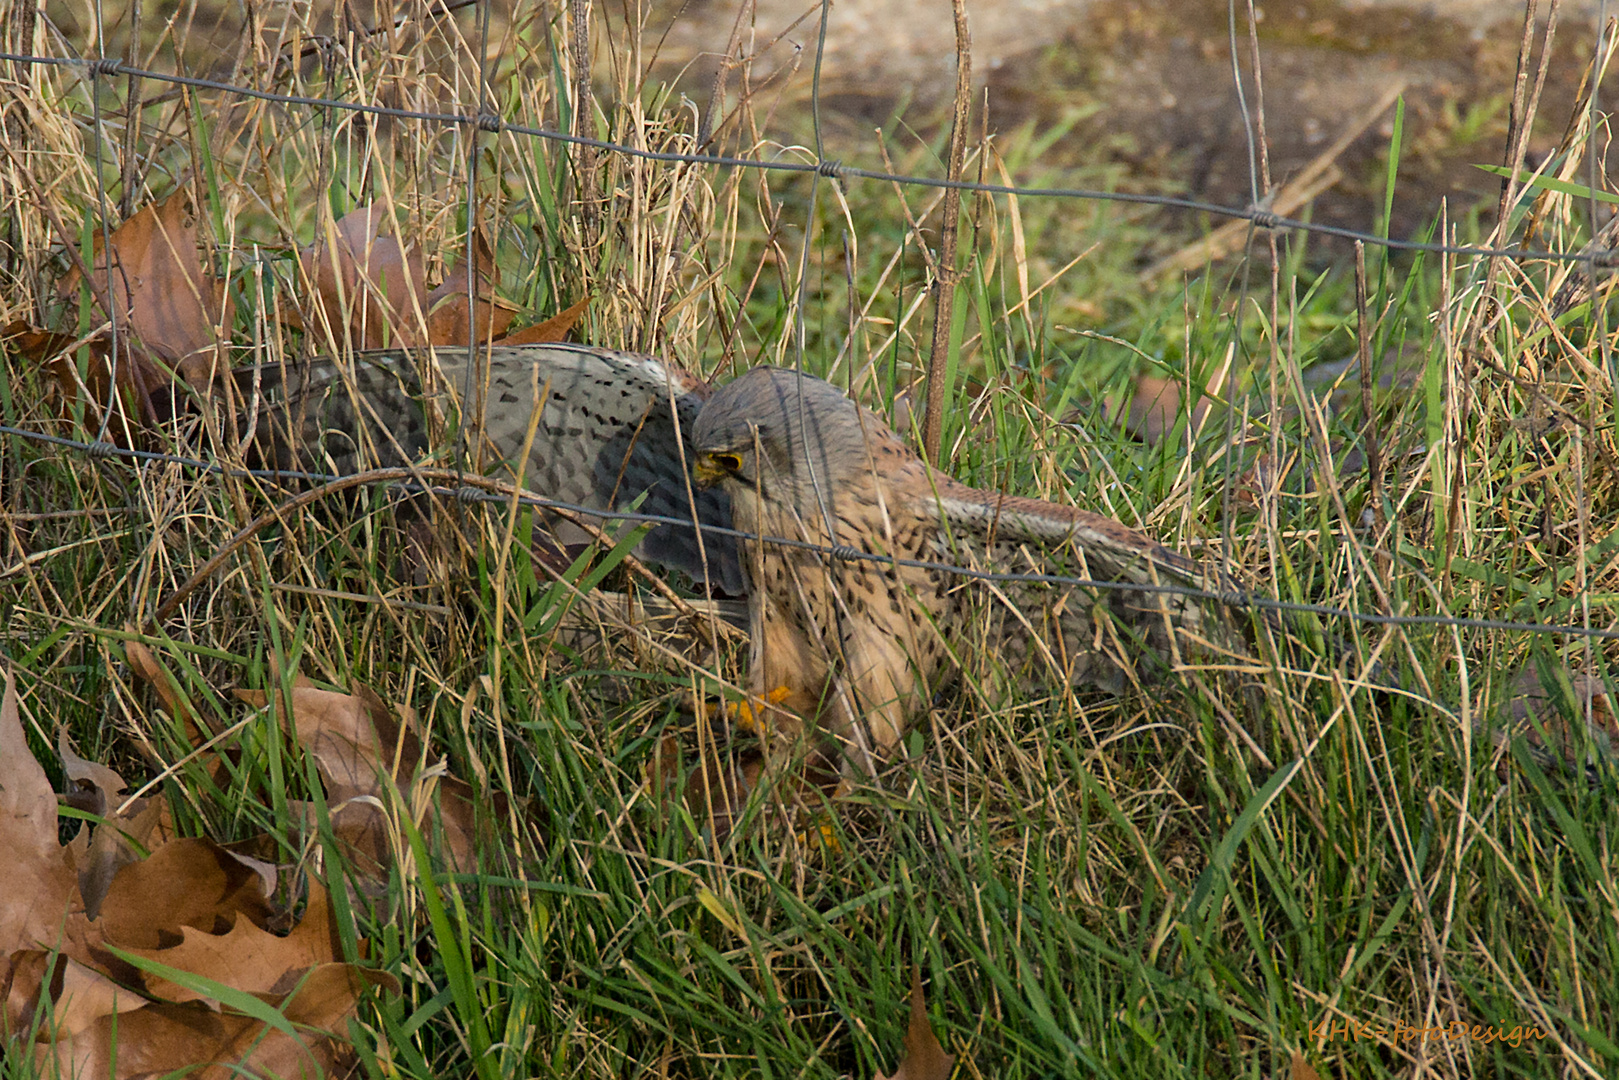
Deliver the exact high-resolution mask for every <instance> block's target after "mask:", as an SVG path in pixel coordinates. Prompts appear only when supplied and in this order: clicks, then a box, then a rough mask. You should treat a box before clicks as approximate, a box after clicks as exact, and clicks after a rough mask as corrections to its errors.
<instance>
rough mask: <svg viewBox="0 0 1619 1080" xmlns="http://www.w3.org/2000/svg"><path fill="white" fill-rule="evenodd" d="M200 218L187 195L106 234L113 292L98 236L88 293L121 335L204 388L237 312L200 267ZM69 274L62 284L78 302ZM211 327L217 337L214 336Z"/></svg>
mask: <svg viewBox="0 0 1619 1080" xmlns="http://www.w3.org/2000/svg"><path fill="white" fill-rule="evenodd" d="M198 223H199V215H198V213H197V209H196V205H195V203H194V201H193V200H192V197H191V191H190V189H189V188H187V187H181V188H180V189H178V190H177V191H175V192H174V194H172V195H170V196H169V197H168V198H166V199H164V200H163V201H162V202H160V203H157V204H156V205H153V206H148V207H145V208H144V209H142V210H141V211H140V212H139V213H137V214H135V215H134V216H133V217H131V218H130V219H129V220H128V221H126V222H124V223H123V224H122V225H120V226H118V228H117V229H116V230H115V231H114V232H113V234H112V245H111V247H112V275H111V279H112V288H111V292H110V293H109V292H108V263H107V258H106V253H105V251H104V250H103V245H102V236H101V233H100V232H99V231H98V232H97V233H96V236H95V261H94V263H93V264H92V268H91V277H92V280H93V282H94V289H95V291H96V292H97V294H98V295H100V296H103V297H106V298H107V299H109V300H110V301H111V302H112V304H113V306H114V307H115V309H116V315H117V318H118V321H119V325H120V327H121V328H125V329H127V330H129V331H131V332H133V333H134V335H135V336H136V338H138V339H139V340H140V342H141V344H142V345H144V346H145V347H146V348H147V349H148V350H150V351H151V353H152V354H153V355H154V356H156V357H158V358H160V359H162V360H164V361H166V362H167V363H168V364H169V365H170V366H172V367H173V368H174V369H175V370H176V371H178V372H179V373H180V374H181V375H182V377H184V378H185V380H186V381H187V382H189V383H191V384H192V385H194V386H203V385H206V384H207V382H208V381H209V379H210V378H211V375H212V369H213V367H214V365H215V363H216V361H217V360H218V349H219V346H220V344H221V342H222V341H223V340H224V335H225V334H228V332H229V327H230V325H231V322H232V320H233V318H234V317H235V312H234V309H233V307H232V302H231V298H230V295H229V293H228V292H227V291H226V289H225V283H224V282H222V281H220V280H218V279H217V278H215V277H214V276H213V275H212V274H211V273H209V272H208V271H207V270H206V269H205V268H204V267H203V265H202V259H201V258H200V256H199V255H198V250H199V240H200V237H199V230H198V227H197V226H198ZM80 280H81V279H80V276H79V273H78V271H77V270H76V269H75V270H74V271H72V272H71V273H69V274H68V275H67V277H65V278H63V279H62V283H61V292H62V294H63V295H64V296H66V297H73V296H74V295H76V294H77V292H78V288H79V282H80ZM216 327H217V328H218V329H216Z"/></svg>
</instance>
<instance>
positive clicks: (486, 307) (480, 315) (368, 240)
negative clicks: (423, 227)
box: [294, 204, 516, 349]
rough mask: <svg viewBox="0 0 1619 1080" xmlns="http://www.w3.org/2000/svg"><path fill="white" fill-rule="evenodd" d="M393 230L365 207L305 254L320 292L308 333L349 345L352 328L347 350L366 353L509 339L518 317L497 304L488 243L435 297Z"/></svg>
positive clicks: (421, 263)
mask: <svg viewBox="0 0 1619 1080" xmlns="http://www.w3.org/2000/svg"><path fill="white" fill-rule="evenodd" d="M391 228H392V222H391V219H390V216H389V214H388V209H387V207H385V206H380V205H375V204H372V205H366V206H361V207H357V208H355V209H354V210H351V211H349V213H347V214H345V215H343V217H342V218H341V219H339V220H338V221H335V222H333V223H332V224H331V226H330V229H329V230H328V232H327V235H326V236H325V237H324V238H322V239H321V240H320V241H319V242H317V243H313V244H311V245H310V246H309V247H307V248H304V249H303V250H302V251H301V252H300V253H299V260H300V262H301V263H302V264H303V268H304V274H305V275H306V276H307V278H308V280H309V281H310V282H311V283H312V284H313V286H314V296H313V298H312V299H313V302H314V305H315V311H314V314H313V319H314V325H313V326H306V329H311V330H315V331H317V332H319V331H320V329H321V327H322V326H323V325H324V326H327V327H330V329H331V332H332V334H333V335H334V337H336V338H337V340H338V344H339V345H343V344H345V342H344V341H343V335H344V328H345V327H346V328H347V333H348V338H349V340H348V342H346V344H350V345H352V346H353V347H355V348H361V349H380V348H383V347H385V346H386V347H394V348H407V349H408V348H420V347H422V346H424V345H465V344H466V343H467V341H468V339H469V336H470V335H473V334H476V336H477V337H478V338H479V339H485V338H487V337H489V336H491V335H492V336H495V337H499V336H500V335H501V334H503V333H505V331H506V327H508V326H510V325H511V321H512V318H513V316H515V315H516V311H515V309H513V308H512V307H511V306H510V305H508V304H504V303H502V302H500V301H499V300H497V299H491V298H490V296H489V284H488V267H489V265H490V264H491V263H492V262H493V260H492V259H491V258H490V256H489V250H488V245H487V244H486V243H485V242H484V240H483V237H482V236H475V239H474V245H473V246H474V257H473V260H472V263H473V265H470V266H468V265H463V266H462V268H461V269H460V270H459V271H456V270H451V271H449V272H447V273H446V274H445V276H444V281H443V283H442V284H440V285H439V286H438V288H436V289H432V290H429V289H428V287H427V267H426V260H425V259H424V258H423V257H422V255H421V253H420V252H419V251H417V250H416V249H415V248H414V247H412V246H409V245H406V244H403V243H401V242H400V241H399V240H398V239H397V238H396V237H394V236H391V235H388V234H387V230H389V229H391ZM469 277H470V278H471V279H472V282H471V284H472V286H473V291H474V293H475V296H473V297H469V296H468V284H469V282H468V279H469ZM294 323H295V325H303V321H302V320H294Z"/></svg>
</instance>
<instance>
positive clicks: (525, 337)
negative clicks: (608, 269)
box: [495, 297, 590, 345]
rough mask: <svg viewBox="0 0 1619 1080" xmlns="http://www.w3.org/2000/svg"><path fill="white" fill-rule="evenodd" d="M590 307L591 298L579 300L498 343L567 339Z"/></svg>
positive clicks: (527, 343)
mask: <svg viewBox="0 0 1619 1080" xmlns="http://www.w3.org/2000/svg"><path fill="white" fill-rule="evenodd" d="M588 307H590V298H589V297H586V298H585V299H583V300H581V301H579V302H578V303H577V304H574V305H573V306H571V307H568V308H565V309H564V310H562V311H560V312H558V313H557V314H555V315H553V316H551V317H550V318H549V319H546V320H545V321H544V322H542V323H535V324H534V325H533V326H525V327H524V328H523V329H521V330H515V331H513V332H512V333H510V334H507V335H506V336H505V337H503V338H501V339H500V340H499V341H497V342H495V344H496V345H545V344H548V343H550V342H553V341H566V340H568V335H569V334H570V333H572V332H573V328H574V327H575V326H576V325H578V322H579V320H580V319H581V318H582V317H583V316H584V314H585V309H586V308H588Z"/></svg>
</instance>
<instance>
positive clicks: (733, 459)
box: [708, 454, 742, 472]
mask: <svg viewBox="0 0 1619 1080" xmlns="http://www.w3.org/2000/svg"><path fill="white" fill-rule="evenodd" d="M708 460H710V461H712V462H713V463H714V464H715V465H716V466H718V467H719V468H721V469H724V470H725V471H726V472H741V471H742V457H741V455H739V454H710V455H708Z"/></svg>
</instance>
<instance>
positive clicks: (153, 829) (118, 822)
mask: <svg viewBox="0 0 1619 1080" xmlns="http://www.w3.org/2000/svg"><path fill="white" fill-rule="evenodd" d="M87 832H88V833H89V836H88V837H87V838H86V837H85V833H87ZM174 835H175V832H174V815H173V813H172V812H171V811H170V810H169V803H168V800H167V799H161V798H145V799H137V800H135V801H134V802H133V803H131V804H130V806H129V808H128V809H127V810H126V811H125V812H124V813H123V814H117V813H114V814H113V815H111V816H109V817H108V818H107V819H106V820H105V821H102V822H100V823H98V824H97V825H96V826H95V827H94V828H93V829H81V830H79V835H78V836H75V837H74V838H73V840H74V843H73V844H72V845H69V846H70V847H73V848H74V851H75V859H76V863H75V866H76V869H77V870H78V875H79V896H80V897H81V898H82V899H83V900H84V914H85V917H86V918H90V919H94V918H96V917H97V916H98V915H99V914H100V912H101V902H102V900H103V899H105V897H106V895H107V890H108V889H109V888H110V887H111V886H112V881H113V878H115V877H117V876H118V871H119V870H121V869H123V868H124V867H125V866H128V865H129V864H130V863H132V862H135V861H137V860H139V859H141V858H144V857H145V854H146V852H148V851H150V850H152V849H153V848H155V847H157V846H158V845H159V844H162V843H164V842H166V841H168V840H172V839H174ZM81 840H83V847H82V850H80V849H79V844H80V841H81Z"/></svg>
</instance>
